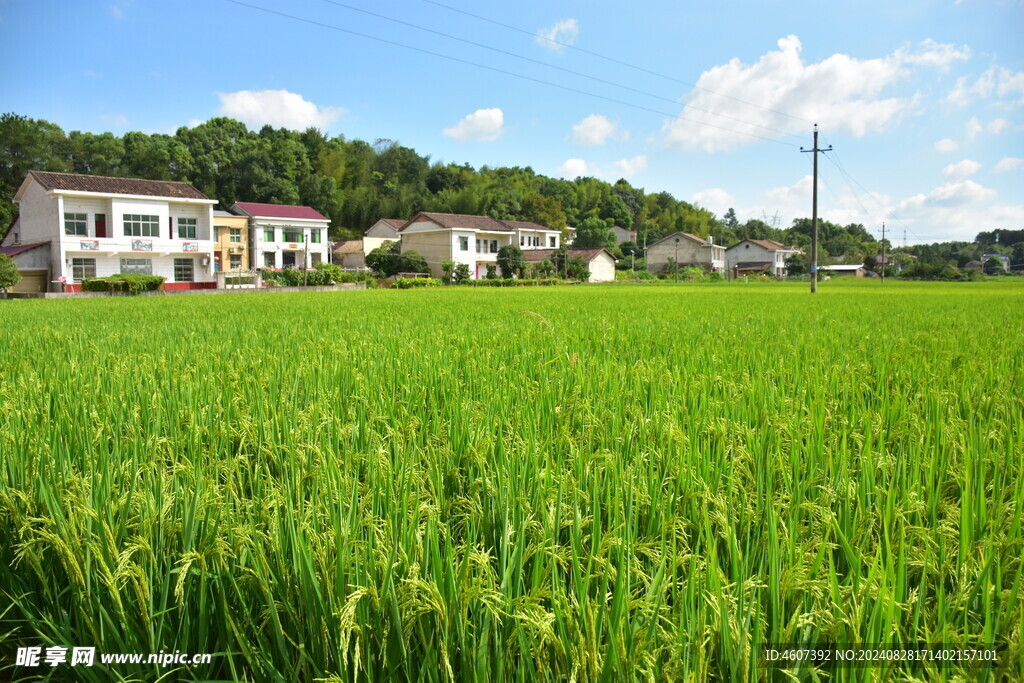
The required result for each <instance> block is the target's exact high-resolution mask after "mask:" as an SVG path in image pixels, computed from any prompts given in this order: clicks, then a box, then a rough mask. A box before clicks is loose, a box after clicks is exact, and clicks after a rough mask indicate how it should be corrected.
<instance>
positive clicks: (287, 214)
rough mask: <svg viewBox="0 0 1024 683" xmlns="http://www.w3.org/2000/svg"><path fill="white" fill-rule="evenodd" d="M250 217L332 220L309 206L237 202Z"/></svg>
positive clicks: (236, 204)
mask: <svg viewBox="0 0 1024 683" xmlns="http://www.w3.org/2000/svg"><path fill="white" fill-rule="evenodd" d="M235 206H237V207H238V208H240V209H241V210H242V211H244V212H245V213H247V214H249V215H250V216H253V217H256V216H260V217H262V218H300V219H303V220H313V221H327V220H330V219H329V218H328V217H327V216H324V215H323V214H321V213H320V212H319V211H317V210H316V209H313V208H311V207H308V206H296V205H294V204H262V203H260V202H235Z"/></svg>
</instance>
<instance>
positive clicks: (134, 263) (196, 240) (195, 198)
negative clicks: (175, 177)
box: [3, 171, 217, 291]
mask: <svg viewBox="0 0 1024 683" xmlns="http://www.w3.org/2000/svg"><path fill="white" fill-rule="evenodd" d="M14 201H15V203H16V204H18V214H19V215H18V220H17V222H16V224H15V225H13V226H12V228H11V230H9V231H8V233H7V235H6V236H5V237H4V240H3V242H4V246H8V245H13V244H18V243H23V244H24V243H45V244H47V245H48V249H49V261H50V269H49V273H50V275H49V277H51V278H52V279H51V281H50V283H49V287H48V289H50V290H55V291H60V290H61V289H63V290H64V291H80V289H81V282H82V280H83V279H85V278H87V277H97V276H99V277H102V276H107V275H114V274H117V273H144V274H147V275H160V276H163V277H165V278H167V280H166V282H165V283H164V289H207V288H213V287H215V286H216V278H215V276H214V274H213V269H212V257H213V240H212V234H211V228H212V224H213V205H214V204H216V203H217V202H216V201H215V200H213V199H210V198H209V197H207V196H206V195H204V194H203V193H202V192H200V191H199V190H197V189H196V188H194V187H192V186H191V185H189V184H188V183H180V182H171V181H165V180H144V179H141V178H109V177H104V176H91V175H80V174H76V173H50V172H45V171H29V173H28V175H26V176H25V180H24V181H23V182H22V183H21V186H20V187H19V188H18V191H17V193H15V195H14Z"/></svg>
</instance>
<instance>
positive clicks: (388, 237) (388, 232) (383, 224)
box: [362, 218, 405, 255]
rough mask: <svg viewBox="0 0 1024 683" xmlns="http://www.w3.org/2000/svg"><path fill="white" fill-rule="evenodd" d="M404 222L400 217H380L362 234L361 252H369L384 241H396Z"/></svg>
mask: <svg viewBox="0 0 1024 683" xmlns="http://www.w3.org/2000/svg"><path fill="white" fill-rule="evenodd" d="M404 224H405V221H404V220H402V219H401V218H381V219H380V220H379V221H377V222H376V223H374V224H373V225H371V226H370V228H369V229H368V230H367V231H366V232H365V233H364V234H363V239H362V246H363V254H364V255H365V254H369V253H370V252H371V251H373V250H374V249H376V248H377V247H379V246H380V245H382V244H384V243H385V242H397V241H398V240H399V236H398V231H399V229H401V227H402V226H403V225H404Z"/></svg>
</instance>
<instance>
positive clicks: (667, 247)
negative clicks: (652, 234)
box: [647, 232, 725, 273]
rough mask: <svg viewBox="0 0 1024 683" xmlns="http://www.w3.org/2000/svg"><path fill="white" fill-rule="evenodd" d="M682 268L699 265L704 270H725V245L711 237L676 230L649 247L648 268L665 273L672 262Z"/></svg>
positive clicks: (651, 270) (669, 268)
mask: <svg viewBox="0 0 1024 683" xmlns="http://www.w3.org/2000/svg"><path fill="white" fill-rule="evenodd" d="M673 263H676V264H678V266H679V267H680V268H685V267H687V266H699V267H701V268H703V269H704V270H707V271H711V272H716V273H722V272H724V271H725V247H722V246H719V245H717V244H715V243H714V241H713V240H712V238H711V237H708V238H707V239H706V240H702V239H701V238H699V237H697V236H696V235H691V234H690V233H688V232H674V233H672V234H671V235H668V236H667V237H662V238H661V239H660V240H658V241H657V242H654V243H653V244H651V245H649V246H648V247H647V270H649V271H650V272H652V273H665V272H669V271H671V270H672V264H673Z"/></svg>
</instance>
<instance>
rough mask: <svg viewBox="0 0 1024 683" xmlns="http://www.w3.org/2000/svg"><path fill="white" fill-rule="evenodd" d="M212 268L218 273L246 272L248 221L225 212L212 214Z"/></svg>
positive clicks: (243, 217) (247, 264)
mask: <svg viewBox="0 0 1024 683" xmlns="http://www.w3.org/2000/svg"><path fill="white" fill-rule="evenodd" d="M213 235H214V237H213V239H214V244H213V267H214V270H216V271H218V272H224V271H239V270H248V269H249V268H250V267H252V264H251V263H250V261H249V219H248V218H247V217H245V216H236V215H235V214H233V213H229V212H227V211H214V212H213Z"/></svg>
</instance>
